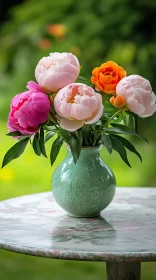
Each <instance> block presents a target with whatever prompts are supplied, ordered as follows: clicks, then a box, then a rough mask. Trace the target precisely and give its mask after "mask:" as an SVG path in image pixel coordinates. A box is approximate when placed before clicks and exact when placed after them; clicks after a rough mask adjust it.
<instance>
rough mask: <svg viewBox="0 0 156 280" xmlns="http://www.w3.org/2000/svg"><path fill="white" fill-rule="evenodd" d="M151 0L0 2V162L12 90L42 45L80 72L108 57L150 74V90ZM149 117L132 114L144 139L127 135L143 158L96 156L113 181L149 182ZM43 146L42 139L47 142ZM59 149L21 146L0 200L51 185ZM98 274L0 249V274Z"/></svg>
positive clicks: (100, 273)
mask: <svg viewBox="0 0 156 280" xmlns="http://www.w3.org/2000/svg"><path fill="white" fill-rule="evenodd" d="M155 14H156V1H155V0H135V1H133V0H98V1H95V0H84V1H82V0H80V1H74V0H57V1H56V0H44V1H42V0H27V1H24V0H23V1H20V0H12V1H11V0H10V1H9V0H8V1H4V2H3V3H2V2H1V9H0V21H1V25H0V147H1V149H0V162H2V158H3V156H4V154H5V152H6V151H7V150H8V149H9V148H10V146H11V145H13V144H14V143H15V140H13V139H11V138H10V137H7V136H6V133H7V128H6V123H7V116H8V112H9V105H10V101H11V99H12V97H13V96H14V95H16V94H17V93H20V92H22V91H24V90H25V89H26V83H27V81H29V80H35V76H34V69H35V67H36V65H37V63H38V61H39V59H41V58H42V57H43V56H47V55H48V54H49V53H50V52H55V51H58V52H64V51H65V52H72V53H73V54H75V55H76V56H77V57H78V59H79V61H80V63H81V64H82V69H81V75H83V76H85V77H87V78H90V76H91V71H92V69H93V68H94V67H96V66H99V65H100V64H102V63H103V62H106V61H107V60H114V61H115V62H117V63H119V65H121V66H122V67H124V68H125V69H126V70H127V74H128V75H130V74H133V73H135V74H139V75H142V76H144V77H145V78H147V79H149V80H150V81H151V84H152V87H153V91H154V92H156V78H155V73H156V19H155ZM155 128H156V117H154V116H153V117H150V118H148V119H143V120H140V134H141V135H143V136H144V137H146V138H147V139H148V140H149V144H147V143H146V142H143V141H141V140H140V139H139V140H138V139H136V138H133V143H134V145H135V146H136V148H137V150H138V151H139V152H140V153H141V154H142V158H143V163H140V162H139V160H138V158H137V157H136V156H135V155H129V159H130V163H131V165H132V169H130V168H129V167H127V166H126V165H125V164H124V163H123V162H122V161H121V159H120V157H119V156H118V154H116V152H113V154H112V155H111V156H110V155H109V154H108V152H107V151H106V150H105V149H103V150H102V152H101V156H102V157H103V159H104V160H105V162H106V163H107V164H108V165H109V166H110V167H111V168H112V169H113V171H114V173H115V175H116V178H117V185H118V186H132V187H136V186H141V187H145V186H151V187H156V175H155V173H156V171H155V170H156V156H155V153H156V147H155V137H156V129H155ZM49 148H50V147H49V146H48V145H47V150H48V149H49ZM65 153H66V150H65V147H63V148H62V149H61V153H60V155H59V158H58V159H57V161H56V163H55V164H54V166H53V167H52V168H51V167H50V162H49V161H48V160H47V159H45V158H42V157H41V158H38V157H37V156H35V155H34V153H33V151H32V148H31V147H28V148H27V150H26V152H25V154H24V155H22V157H21V158H20V159H18V160H15V161H13V162H11V163H10V164H9V165H8V166H6V167H5V168H4V169H2V170H0V200H3V199H7V198H11V197H15V196H20V195H24V194H29V193H35V192H40V191H49V190H50V189H51V186H50V184H51V176H52V173H53V171H54V169H55V168H56V166H57V165H58V164H59V163H60V162H61V161H62V159H63V158H64V157H65ZM142 271H143V273H142V279H143V280H156V266H155V265H154V264H153V263H149V264H148V263H147V264H143V266H142ZM50 278H53V279H54V280H59V279H73V278H74V279H75V280H76V279H90V280H93V279H106V278H105V264H103V263H87V262H86V263H83V262H70V261H59V260H48V259H42V258H35V257H28V256H22V255H18V254H14V253H10V252H3V251H0V280H4V279H6V280H10V279H17V280H26V279H30V280H31V279H32V280H35V279H37V280H43V279H50Z"/></svg>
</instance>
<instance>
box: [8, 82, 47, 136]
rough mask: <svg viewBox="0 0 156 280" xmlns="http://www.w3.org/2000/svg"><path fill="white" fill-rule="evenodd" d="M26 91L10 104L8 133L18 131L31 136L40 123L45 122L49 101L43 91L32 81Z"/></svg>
mask: <svg viewBox="0 0 156 280" xmlns="http://www.w3.org/2000/svg"><path fill="white" fill-rule="evenodd" d="M27 88H28V89H29V90H28V91H25V92H22V93H20V94H17V95H16V96H15V97H14V98H13V99H12V102H11V106H10V113H9V119H8V128H9V132H13V131H19V132H21V133H22V134H23V135H32V134H33V133H35V132H36V131H38V127H39V125H40V124H41V123H44V122H45V121H46V120H47V116H48V113H49V111H50V101H49V99H48V97H47V96H46V94H45V92H44V91H43V89H41V88H40V86H39V85H38V84H36V83H35V82H33V81H30V82H28V86H27Z"/></svg>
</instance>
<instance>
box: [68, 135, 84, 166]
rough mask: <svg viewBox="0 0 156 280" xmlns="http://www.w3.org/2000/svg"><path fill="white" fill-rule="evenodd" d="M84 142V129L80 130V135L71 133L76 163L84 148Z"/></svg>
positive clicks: (71, 145)
mask: <svg viewBox="0 0 156 280" xmlns="http://www.w3.org/2000/svg"><path fill="white" fill-rule="evenodd" d="M82 142H83V135H82V131H81V130H79V137H76V135H73V134H72V135H71V139H70V143H69V145H70V148H71V152H72V155H73V159H74V162H75V164H76V162H77V160H78V159H79V156H80V153H81V148H82Z"/></svg>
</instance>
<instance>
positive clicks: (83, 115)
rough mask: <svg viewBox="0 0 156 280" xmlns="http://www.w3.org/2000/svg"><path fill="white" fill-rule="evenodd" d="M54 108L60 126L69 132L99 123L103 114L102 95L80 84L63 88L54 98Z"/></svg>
mask: <svg viewBox="0 0 156 280" xmlns="http://www.w3.org/2000/svg"><path fill="white" fill-rule="evenodd" d="M54 108H55V111H56V113H57V114H58V118H59V119H60V126H61V127H62V128H64V129H66V130H69V131H75V130H77V129H79V128H80V127H82V126H83V125H84V123H85V124H93V123H95V122H97V121H98V120H99V119H100V118H101V116H102V113H103V104H102V97H101V95H100V94H99V93H97V92H95V91H94V90H93V88H91V87H89V86H86V85H84V84H80V83H77V84H76V83H75V84H70V85H68V86H66V87H64V88H62V89H61V90H60V91H59V92H58V93H57V95H56V97H55V98H54Z"/></svg>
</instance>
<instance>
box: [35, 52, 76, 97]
mask: <svg viewBox="0 0 156 280" xmlns="http://www.w3.org/2000/svg"><path fill="white" fill-rule="evenodd" d="M79 72H80V64H79V61H78V59H77V57H76V56H75V55H73V54H72V53H65V52H64V53H57V52H55V53H51V54H50V56H47V57H43V58H42V59H41V60H40V61H39V63H38V64H37V66H36V69H35V76H36V80H37V82H38V83H39V85H40V86H41V87H42V88H43V89H45V90H46V91H49V92H57V91H58V90H59V89H61V88H63V87H64V86H66V85H68V84H71V83H74V82H75V81H76V79H77V77H78V75H79Z"/></svg>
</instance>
